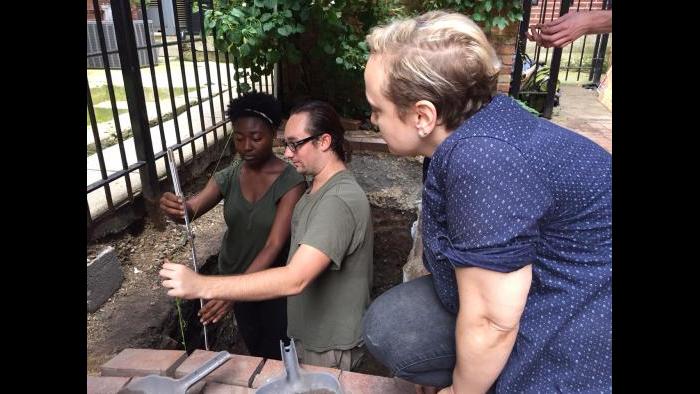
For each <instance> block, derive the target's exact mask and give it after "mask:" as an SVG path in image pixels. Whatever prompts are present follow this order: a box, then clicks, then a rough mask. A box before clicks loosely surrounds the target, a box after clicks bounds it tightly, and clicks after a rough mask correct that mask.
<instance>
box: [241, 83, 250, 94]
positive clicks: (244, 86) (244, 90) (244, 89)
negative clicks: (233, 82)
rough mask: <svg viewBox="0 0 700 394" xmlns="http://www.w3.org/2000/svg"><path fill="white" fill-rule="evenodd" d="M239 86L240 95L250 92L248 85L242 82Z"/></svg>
mask: <svg viewBox="0 0 700 394" xmlns="http://www.w3.org/2000/svg"><path fill="white" fill-rule="evenodd" d="M240 86H241V93H247V92H249V91H250V85H248V83H246V82H243V83H242V84H241V85H240Z"/></svg>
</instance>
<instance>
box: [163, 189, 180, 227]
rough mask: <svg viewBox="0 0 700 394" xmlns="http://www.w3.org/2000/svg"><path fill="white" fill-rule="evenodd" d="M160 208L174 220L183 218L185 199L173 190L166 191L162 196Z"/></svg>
mask: <svg viewBox="0 0 700 394" xmlns="http://www.w3.org/2000/svg"><path fill="white" fill-rule="evenodd" d="M160 210H161V211H163V213H165V214H166V215H168V217H170V218H171V219H173V220H183V219H184V218H185V204H184V201H183V199H182V198H181V197H178V196H176V195H175V194H173V193H171V192H165V193H163V195H162V196H160Z"/></svg>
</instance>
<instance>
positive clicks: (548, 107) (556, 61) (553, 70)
mask: <svg viewBox="0 0 700 394" xmlns="http://www.w3.org/2000/svg"><path fill="white" fill-rule="evenodd" d="M570 3H571V1H570V0H562V2H561V9H560V11H559V16H562V15H564V14H566V13H567V12H569V5H570ZM561 52H562V48H555V49H554V54H553V55H552V63H551V66H550V69H549V80H548V81H547V99H546V100H545V104H544V111H542V116H543V117H545V118H547V119H552V109H554V95H555V94H556V91H557V82H559V66H560V64H561Z"/></svg>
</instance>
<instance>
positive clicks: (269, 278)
mask: <svg viewBox="0 0 700 394" xmlns="http://www.w3.org/2000/svg"><path fill="white" fill-rule="evenodd" d="M203 278H204V281H205V282H204V284H203V285H202V286H201V287H200V288H201V289H202V290H201V292H200V293H201V294H199V298H205V299H218V300H234V301H261V300H268V299H272V298H278V297H286V296H290V295H296V294H299V293H300V292H301V291H302V290H303V288H304V280H303V279H302V278H300V277H299V275H296V274H295V273H294V272H292V271H291V270H290V269H289V268H288V267H277V268H271V269H268V270H264V271H260V272H255V273H252V274H245V275H233V276H205V277H203Z"/></svg>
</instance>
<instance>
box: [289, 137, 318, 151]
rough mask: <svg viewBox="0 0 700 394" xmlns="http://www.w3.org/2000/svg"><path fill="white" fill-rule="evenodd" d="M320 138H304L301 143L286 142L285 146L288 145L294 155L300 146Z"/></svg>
mask: <svg viewBox="0 0 700 394" xmlns="http://www.w3.org/2000/svg"><path fill="white" fill-rule="evenodd" d="M318 137H320V135H312V136H310V137H306V138H302V139H300V140H299V141H284V145H286V146H287V148H289V150H290V151H292V153H294V152H296V151H297V149H299V147H300V146H302V145H304V144H305V143H307V142H309V141H311V140H312V139H314V138H318Z"/></svg>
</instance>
